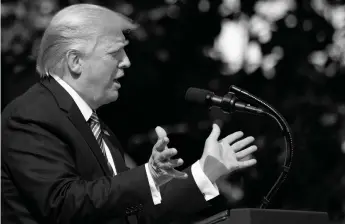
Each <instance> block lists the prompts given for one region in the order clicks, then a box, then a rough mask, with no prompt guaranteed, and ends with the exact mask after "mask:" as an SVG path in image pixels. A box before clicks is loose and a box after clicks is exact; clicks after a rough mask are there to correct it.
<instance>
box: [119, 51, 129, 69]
mask: <svg viewBox="0 0 345 224" xmlns="http://www.w3.org/2000/svg"><path fill="white" fill-rule="evenodd" d="M130 66H131V61H130V60H129V58H128V57H127V54H126V53H124V56H123V59H122V60H121V62H120V63H119V68H129V67H130Z"/></svg>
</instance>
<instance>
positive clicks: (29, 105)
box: [1, 83, 59, 123]
mask: <svg viewBox="0 0 345 224" xmlns="http://www.w3.org/2000/svg"><path fill="white" fill-rule="evenodd" d="M57 111H59V107H58V105H57V103H56V100H55V98H54V97H53V96H52V94H51V93H50V92H49V91H48V90H47V89H46V88H45V87H44V86H43V85H42V84H41V83H36V84H34V85H33V86H32V87H31V88H29V89H28V90H27V91H26V92H24V93H23V94H22V95H20V96H18V97H17V98H15V99H14V100H13V101H12V102H10V103H9V104H8V105H7V106H6V107H5V109H4V110H3V112H2V118H1V120H2V123H6V120H8V119H10V118H11V117H16V118H22V119H30V120H31V119H34V120H40V119H44V118H47V117H53V116H55V113H56V112H57Z"/></svg>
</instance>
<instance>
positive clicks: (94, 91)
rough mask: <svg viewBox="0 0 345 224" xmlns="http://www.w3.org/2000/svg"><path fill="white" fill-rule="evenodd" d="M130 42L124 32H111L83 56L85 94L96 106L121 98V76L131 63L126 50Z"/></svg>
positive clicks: (99, 39)
mask: <svg viewBox="0 0 345 224" xmlns="http://www.w3.org/2000/svg"><path fill="white" fill-rule="evenodd" d="M127 43H128V41H127V40H125V37H124V36H123V34H122V32H121V33H119V32H116V31H108V32H106V33H105V34H104V35H103V36H102V37H100V38H98V40H97V43H96V45H95V46H94V48H93V49H91V50H90V52H89V53H88V54H87V55H86V56H85V57H84V58H83V66H82V74H81V76H82V80H83V81H82V83H83V95H84V97H86V98H87V100H88V101H90V103H91V106H92V107H95V108H97V107H99V106H102V105H104V104H107V103H110V102H113V101H115V100H117V98H118V95H119V92H118V91H119V89H120V88H121V84H120V83H119V80H118V79H119V78H120V77H122V76H124V70H123V69H124V68H128V67H129V66H130V61H129V59H128V57H127V55H126V52H125V51H124V49H123V48H124V46H125V45H127ZM95 108H94V109H95Z"/></svg>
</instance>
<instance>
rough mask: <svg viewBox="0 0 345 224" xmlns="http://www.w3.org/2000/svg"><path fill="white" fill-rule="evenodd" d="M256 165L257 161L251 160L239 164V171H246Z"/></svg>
mask: <svg viewBox="0 0 345 224" xmlns="http://www.w3.org/2000/svg"><path fill="white" fill-rule="evenodd" d="M255 164H256V159H250V160H246V161H241V162H238V169H244V168H247V167H250V166H253V165H255Z"/></svg>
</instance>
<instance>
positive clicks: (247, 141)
mask: <svg viewBox="0 0 345 224" xmlns="http://www.w3.org/2000/svg"><path fill="white" fill-rule="evenodd" d="M219 135H220V128H219V127H218V125H216V124H213V126H212V132H211V134H210V135H209V137H208V138H207V140H206V142H205V147H204V152H203V155H202V157H201V159H200V165H201V168H202V169H203V171H204V173H205V174H206V176H207V177H208V178H209V179H210V181H211V182H215V181H216V180H217V179H218V178H219V177H221V176H223V175H225V174H229V173H231V172H233V171H235V170H237V169H243V168H246V167H250V166H253V165H255V164H256V160H255V159H248V160H245V158H246V157H247V156H249V155H250V154H252V153H253V152H255V151H256V150H257V147H256V146H255V145H251V143H253V141H254V138H253V137H251V136H250V137H246V138H244V139H242V140H239V141H236V140H238V139H240V138H241V137H242V136H243V132H241V131H238V132H235V133H233V134H230V135H228V136H226V137H225V138H223V139H222V140H220V141H218V137H219Z"/></svg>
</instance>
